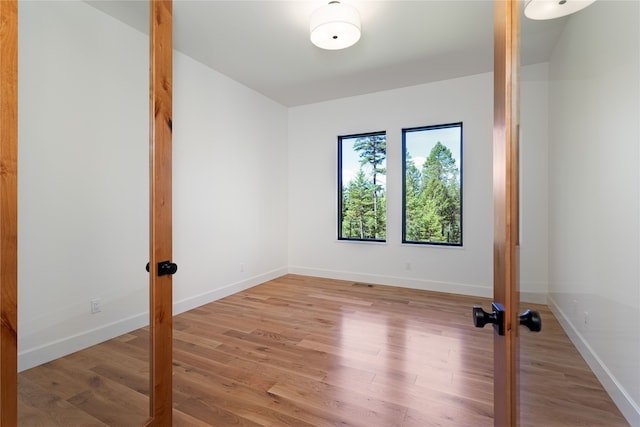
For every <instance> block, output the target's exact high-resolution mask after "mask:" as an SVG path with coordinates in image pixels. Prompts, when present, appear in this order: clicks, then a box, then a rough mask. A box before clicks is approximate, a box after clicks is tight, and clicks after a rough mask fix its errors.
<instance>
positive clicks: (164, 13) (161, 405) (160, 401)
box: [146, 0, 173, 426]
mask: <svg viewBox="0 0 640 427" xmlns="http://www.w3.org/2000/svg"><path fill="white" fill-rule="evenodd" d="M172 20H173V4H172V0H151V1H150V19H149V21H150V31H149V41H150V43H149V44H150V55H149V70H150V72H149V74H150V94H149V99H150V102H149V106H150V108H149V110H150V132H149V152H150V153H149V154H150V168H149V173H150V177H149V184H150V193H149V194H150V209H149V215H150V220H149V225H150V231H149V246H150V247H149V253H150V254H149V256H150V260H149V306H150V319H149V325H150V326H149V327H150V334H151V366H150V369H151V375H150V398H149V403H150V416H151V418H150V419H149V421H148V422H147V424H146V425H149V426H170V425H171V422H172V392H173V383H172V361H173V359H172V358H173V347H172V344H173V343H172V339H173V336H172V327H173V322H172V317H173V312H172V311H173V307H172V298H173V295H172V278H171V275H170V274H168V275H162V276H159V274H158V273H159V272H158V267H157V266H158V263H160V262H163V261H171V259H172V231H171V225H172V191H171V176H172V168H171V166H172V165H171V163H172V151H171V142H172V139H171V132H172V117H173V116H172V88H173V81H172V78H173V72H172V55H173V43H172V39H173V28H172Z"/></svg>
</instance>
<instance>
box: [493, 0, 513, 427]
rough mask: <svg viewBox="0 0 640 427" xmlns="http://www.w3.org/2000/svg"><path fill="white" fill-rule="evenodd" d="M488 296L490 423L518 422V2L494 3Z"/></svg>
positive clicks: (505, 425)
mask: <svg viewBox="0 0 640 427" xmlns="http://www.w3.org/2000/svg"><path fill="white" fill-rule="evenodd" d="M493 55H494V69H493V72H494V88H493V90H494V96H493V114H494V119H493V120H494V123H493V203H494V242H493V298H494V301H495V302H498V303H500V304H502V305H503V306H504V309H505V313H504V317H505V328H504V329H505V335H504V336H499V335H497V334H494V340H493V341H494V350H493V351H494V395H493V400H494V424H495V426H500V427H507V426H516V425H517V423H518V384H517V373H518V360H519V359H518V329H519V328H518V326H519V318H518V314H519V313H518V310H519V303H520V295H519V290H518V245H519V241H518V239H519V206H518V204H519V196H518V193H519V189H518V185H519V183H518V174H519V172H518V169H519V164H518V163H519V162H518V132H519V103H520V99H519V78H520V76H519V73H520V0H495V2H494V51H493Z"/></svg>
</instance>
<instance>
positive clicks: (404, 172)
mask: <svg viewBox="0 0 640 427" xmlns="http://www.w3.org/2000/svg"><path fill="white" fill-rule="evenodd" d="M458 127H459V128H460V146H459V150H460V164H459V165H457V166H458V177H459V187H460V211H459V215H460V242H440V241H426V240H407V134H408V133H411V132H420V131H429V130H437V129H447V128H458ZM463 142H464V126H463V122H455V123H446V124H438V125H428V126H418V127H411V128H403V129H402V243H403V244H411V245H427V246H448V247H462V246H463V243H464V240H463V238H464V227H463V225H464V209H463V201H464V197H463V196H464V191H463V189H464V186H463V182H464V181H463V164H464V162H463V147H464V144H463Z"/></svg>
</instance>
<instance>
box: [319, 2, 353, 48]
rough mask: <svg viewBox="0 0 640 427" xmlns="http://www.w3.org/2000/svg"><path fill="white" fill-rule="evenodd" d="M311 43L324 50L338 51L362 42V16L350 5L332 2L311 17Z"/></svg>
mask: <svg viewBox="0 0 640 427" xmlns="http://www.w3.org/2000/svg"><path fill="white" fill-rule="evenodd" d="M309 30H310V31H311V42H312V43H313V44H314V45H316V46H318V47H319V48H322V49H328V50H338V49H345V48H347V47H349V46H353V45H354V44H355V43H356V42H357V41H358V40H360V14H359V13H358V11H357V10H356V9H355V8H354V7H351V6H349V5H346V4H342V3H340V2H339V1H331V2H329V4H327V5H325V6H323V7H321V8H320V9H318V10H316V11H315V12H313V15H311V23H310V24H309Z"/></svg>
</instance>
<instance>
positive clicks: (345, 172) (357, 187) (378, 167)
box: [338, 132, 387, 242]
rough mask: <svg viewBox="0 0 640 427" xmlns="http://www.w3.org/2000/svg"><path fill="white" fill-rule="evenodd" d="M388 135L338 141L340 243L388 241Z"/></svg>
mask: <svg viewBox="0 0 640 427" xmlns="http://www.w3.org/2000/svg"><path fill="white" fill-rule="evenodd" d="M386 167H387V134H386V132H375V133H367V134H360V135H348V136H339V137H338V239H339V240H366V241H379V242H384V241H385V240H386V238H387V188H386V187H387V185H386V183H387V169H386Z"/></svg>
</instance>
